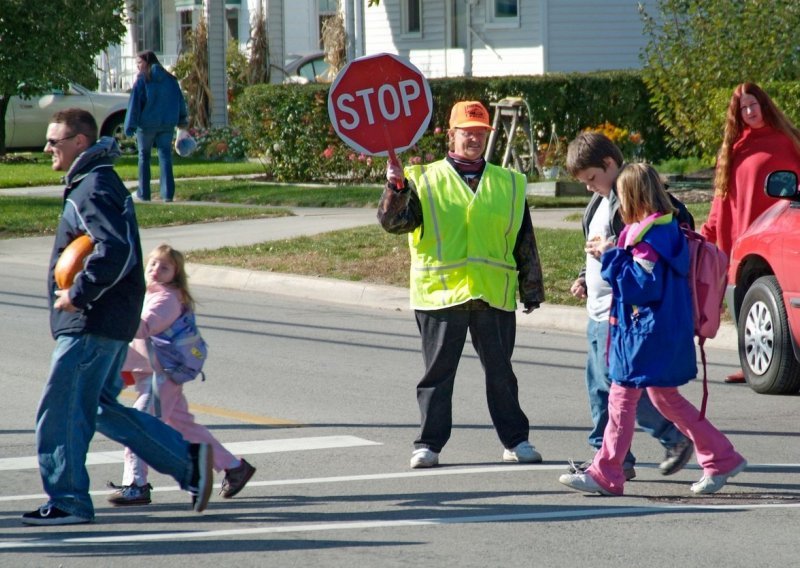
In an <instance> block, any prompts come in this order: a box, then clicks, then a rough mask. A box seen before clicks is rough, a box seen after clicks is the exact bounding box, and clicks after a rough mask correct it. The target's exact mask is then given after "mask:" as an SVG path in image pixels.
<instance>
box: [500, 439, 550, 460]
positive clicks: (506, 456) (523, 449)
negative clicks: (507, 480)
mask: <svg viewBox="0 0 800 568" xmlns="http://www.w3.org/2000/svg"><path fill="white" fill-rule="evenodd" d="M503 461H504V462H516V463H542V454H540V453H539V452H537V451H536V448H534V447H533V446H532V445H531V443H530V442H529V441H527V440H525V441H524V442H520V443H519V444H517V445H516V446H515V447H514V448H513V449H511V450H509V449H508V448H506V449H505V450H503Z"/></svg>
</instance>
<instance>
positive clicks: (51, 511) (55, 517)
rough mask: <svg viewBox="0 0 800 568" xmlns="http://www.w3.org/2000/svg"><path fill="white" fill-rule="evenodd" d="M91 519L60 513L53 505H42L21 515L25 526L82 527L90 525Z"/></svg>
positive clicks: (64, 512)
mask: <svg viewBox="0 0 800 568" xmlns="http://www.w3.org/2000/svg"><path fill="white" fill-rule="evenodd" d="M91 522H92V519H87V518H86V517H79V516H78V515H73V514H71V513H67V512H66V511H62V510H61V509H59V508H58V507H54V506H53V505H42V506H41V507H39V508H38V509H36V510H35V511H31V512H30V513H25V514H24V515H22V523H23V524H25V525H37V526H57V525H82V524H85V523H91Z"/></svg>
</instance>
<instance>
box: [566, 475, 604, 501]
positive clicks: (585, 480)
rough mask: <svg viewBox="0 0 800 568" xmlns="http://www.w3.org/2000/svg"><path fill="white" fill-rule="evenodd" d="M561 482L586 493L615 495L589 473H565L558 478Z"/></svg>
mask: <svg viewBox="0 0 800 568" xmlns="http://www.w3.org/2000/svg"><path fill="white" fill-rule="evenodd" d="M558 482H559V483H563V484H564V485H566V486H567V487H571V488H572V489H577V490H578V491H584V492H586V493H599V494H600V495H606V496H611V497H613V496H614V494H613V493H611V492H610V491H607V490H605V489H603V488H602V487H600V485H599V484H598V483H597V482H596V481H595V480H594V479H593V478H592V476H591V475H589V474H588V473H565V474H563V475H562V476H560V477H559V478H558Z"/></svg>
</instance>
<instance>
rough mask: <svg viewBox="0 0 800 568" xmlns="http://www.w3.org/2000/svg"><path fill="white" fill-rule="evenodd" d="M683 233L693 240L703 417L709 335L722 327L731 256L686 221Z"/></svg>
mask: <svg viewBox="0 0 800 568" xmlns="http://www.w3.org/2000/svg"><path fill="white" fill-rule="evenodd" d="M681 229H682V230H683V234H684V235H686V240H687V242H688V244H689V288H690V289H691V291H692V313H693V316H694V333H695V335H696V336H697V339H698V341H697V343H698V344H699V345H700V359H701V361H702V362H703V403H702V404H701V406H700V420H702V419H703V418H705V415H706V402H707V401H708V377H707V370H706V351H705V349H704V347H703V346H704V344H705V342H706V339H709V338H713V337H715V336H716V335H717V331H719V325H720V320H721V318H722V303H723V301H724V299H725V287H726V285H727V283H728V256H727V255H726V254H725V253H724V252H722V251H721V250H720V249H719V248H718V247H717V245H715V244H713V243H710V242H708V241H707V240H706V238H705V237H704V236H703V235H701V234H700V233H697V232H695V231H693V230H691V229H690V228H689V227H688V226H686V225H682V226H681Z"/></svg>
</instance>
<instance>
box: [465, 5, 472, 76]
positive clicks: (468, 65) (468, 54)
mask: <svg viewBox="0 0 800 568" xmlns="http://www.w3.org/2000/svg"><path fill="white" fill-rule="evenodd" d="M474 2H475V0H467V10H466V11H467V13H466V14H465V15H464V19H465V20H466V30H465V31H466V36H467V45H466V46H465V49H464V76H465V77H472V32H471V30H472V4H473V3H474Z"/></svg>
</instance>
